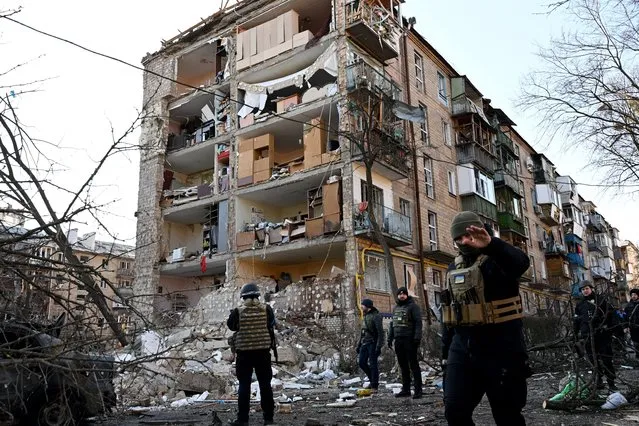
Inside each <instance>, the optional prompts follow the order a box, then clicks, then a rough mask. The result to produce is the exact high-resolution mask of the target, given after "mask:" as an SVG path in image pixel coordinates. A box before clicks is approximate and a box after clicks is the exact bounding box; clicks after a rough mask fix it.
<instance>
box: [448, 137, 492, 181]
mask: <svg viewBox="0 0 639 426" xmlns="http://www.w3.org/2000/svg"><path fill="white" fill-rule="evenodd" d="M457 162H458V163H459V164H466V163H474V164H477V165H478V166H480V167H481V168H483V169H484V170H485V171H486V172H488V173H490V174H492V173H494V172H495V157H493V155H492V154H490V153H489V152H488V151H486V150H485V149H483V148H482V147H480V146H479V145H477V144H476V143H474V142H472V141H466V143H458V145H457Z"/></svg>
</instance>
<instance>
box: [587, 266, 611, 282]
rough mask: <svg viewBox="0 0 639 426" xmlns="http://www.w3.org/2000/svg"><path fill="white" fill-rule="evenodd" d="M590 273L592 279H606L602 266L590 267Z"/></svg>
mask: <svg viewBox="0 0 639 426" xmlns="http://www.w3.org/2000/svg"><path fill="white" fill-rule="evenodd" d="M590 273H591V274H592V277H593V278H604V279H608V274H607V273H606V270H605V269H604V268H603V266H591V267H590Z"/></svg>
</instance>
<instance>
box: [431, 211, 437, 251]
mask: <svg viewBox="0 0 639 426" xmlns="http://www.w3.org/2000/svg"><path fill="white" fill-rule="evenodd" d="M431 218H433V219H434V220H433V221H432V222H431ZM433 234H434V239H433ZM428 244H429V247H430V250H431V251H436V250H438V248H439V235H438V232H437V213H435V212H432V211H430V210H429V211H428Z"/></svg>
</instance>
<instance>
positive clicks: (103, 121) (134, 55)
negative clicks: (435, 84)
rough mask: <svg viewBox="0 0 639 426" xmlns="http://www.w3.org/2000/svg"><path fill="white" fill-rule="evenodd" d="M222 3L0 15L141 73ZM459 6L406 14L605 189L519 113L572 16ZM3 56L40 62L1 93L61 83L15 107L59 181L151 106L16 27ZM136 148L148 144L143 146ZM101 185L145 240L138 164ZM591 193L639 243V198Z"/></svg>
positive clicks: (551, 150) (1, 47) (105, 74)
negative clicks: (523, 91)
mask: <svg viewBox="0 0 639 426" xmlns="http://www.w3.org/2000/svg"><path fill="white" fill-rule="evenodd" d="M309 1H310V0H309ZM219 3H220V2H219V0H214V1H207V2H203V1H195V0H183V1H181V2H179V3H173V4H171V3H164V2H157V1H147V0H139V1H126V2H125V1H122V0H112V1H110V2H87V1H80V0H75V1H73V0H57V1H55V2H43V1H37V0H23V1H14V0H9V1H5V2H4V4H3V6H1V7H0V8H2V9H7V8H9V7H15V6H22V7H23V10H22V12H20V13H19V14H18V15H17V16H16V19H18V20H21V21H23V22H24V23H26V24H29V25H31V26H34V27H36V28H38V29H42V30H44V31H47V32H51V33H54V34H56V35H58V36H61V37H64V38H67V39H70V40H73V41H75V42H77V43H79V44H82V45H85V46H87V47H90V48H92V49H94V50H97V51H100V52H103V53H107V54H109V55H112V56H116V57H118V58H121V59H123V60H125V61H128V62H132V63H134V64H139V63H140V60H141V58H142V57H143V56H144V55H145V54H146V52H153V51H156V50H157V49H159V47H160V40H161V39H167V38H170V37H172V36H174V35H176V34H177V31H178V29H181V30H184V29H186V28H188V27H189V26H191V25H192V24H194V23H195V22H197V21H199V19H200V18H205V17H207V16H209V15H210V14H212V13H213V12H215V11H216V10H217V8H218V7H219ZM452 3H453V2H448V1H433V0H407V1H406V3H405V5H404V15H405V16H415V17H416V19H417V29H418V31H420V32H421V33H422V35H424V37H425V38H426V39H427V40H428V41H429V42H430V43H431V44H432V45H433V46H434V47H435V48H436V49H437V50H438V51H439V52H440V53H441V54H442V55H444V57H446V58H447V60H448V61H449V62H450V63H451V64H452V65H453V66H454V67H455V68H456V70H457V71H458V72H459V73H461V74H466V75H468V76H469V77H470V79H471V80H472V81H473V83H474V84H475V85H476V86H477V87H478V88H479V90H480V91H481V92H482V93H483V94H484V96H486V97H488V98H490V99H491V100H492V104H493V105H494V106H496V107H500V108H502V109H504V110H505V111H506V113H507V114H508V115H509V116H510V117H511V118H512V119H513V120H514V121H515V122H516V123H517V125H518V130H519V132H520V133H521V134H522V135H523V136H524V137H525V138H526V139H527V140H528V141H529V142H530V143H531V144H532V145H533V146H534V147H535V148H536V149H538V150H539V151H540V152H541V151H543V152H544V153H545V154H546V155H547V156H548V157H549V158H550V159H551V161H553V162H554V163H555V165H556V166H557V168H558V171H559V172H560V173H561V174H569V175H571V176H572V177H573V179H575V180H576V181H577V182H580V183H591V184H599V183H600V179H601V176H597V174H596V173H595V171H593V170H592V169H588V168H587V166H588V160H587V157H586V156H585V155H584V154H583V153H581V152H580V151H579V150H578V149H575V150H573V151H569V152H566V147H565V146H564V145H563V144H562V143H561V141H553V142H552V143H549V141H547V140H543V139H541V137H540V135H539V134H538V125H537V124H538V123H537V120H536V119H535V117H529V116H526V115H525V114H524V113H523V112H522V111H520V110H518V109H517V108H516V103H515V100H516V97H517V94H518V92H519V88H520V81H521V79H522V77H523V75H524V74H525V73H527V72H528V71H530V70H531V69H534V68H535V67H537V66H538V60H537V58H536V56H535V52H536V51H537V50H538V46H539V45H546V44H547V43H548V41H549V39H550V36H551V34H558V33H559V31H560V30H561V28H562V22H561V20H560V17H559V16H554V17H550V18H549V17H548V16H546V15H545V14H543V13H542V12H543V11H544V8H543V4H544V0H530V1H526V2H517V3H518V4H517V7H513V2H512V0H488V1H482V2H478V1H476V0H458V1H457V2H455V5H454V6H452ZM178 5H179V7H177V6H178ZM460 11H463V13H461V12H460ZM41 55H44V56H42V57H40V56H41ZM0 57H1V58H2V61H1V63H0V70H3V69H5V68H6V67H8V66H11V65H13V64H17V63H21V62H24V61H27V60H31V59H34V58H38V57H40V58H39V59H36V60H34V61H33V62H31V64H30V65H28V66H26V67H23V68H21V69H20V71H19V72H16V73H12V74H10V75H9V76H7V77H5V78H4V79H2V77H0V86H2V85H5V84H7V83H8V82H9V81H11V82H16V81H31V80H35V79H43V78H52V79H51V80H49V81H46V82H43V83H41V84H40V85H39V89H41V91H40V92H38V93H34V94H27V95H24V96H22V97H20V98H19V99H15V101H14V102H15V103H16V105H17V106H18V107H19V113H20V116H21V118H22V121H23V122H26V123H27V124H28V125H30V126H31V128H30V131H31V132H32V134H34V135H36V136H38V137H41V138H43V139H46V140H48V141H51V142H55V143H57V144H59V145H60V146H61V149H59V150H57V152H56V155H59V156H60V158H59V159H60V160H61V161H63V162H64V164H65V165H66V166H67V167H68V170H66V171H61V172H58V173H57V174H56V179H57V180H59V181H60V182H61V183H63V184H65V185H67V186H68V187H70V188H72V187H74V185H77V183H78V182H79V181H80V180H81V179H83V178H84V177H85V176H86V175H87V174H88V173H90V172H91V170H92V166H93V164H94V163H93V160H95V159H96V158H98V157H99V156H100V155H101V153H102V152H103V151H104V150H105V149H107V148H108V146H109V144H110V140H111V135H110V128H111V125H113V128H114V130H115V134H116V135H120V134H121V133H122V132H123V131H124V130H125V129H126V128H127V127H128V125H129V124H130V123H131V122H132V120H133V119H134V118H135V116H136V109H138V108H139V107H140V105H141V99H142V75H141V72H139V71H136V70H134V69H131V68H128V67H126V66H124V65H122V64H119V63H116V62H113V61H110V60H107V59H104V58H100V57H98V56H95V55H92V54H90V53H87V52H84V51H82V50H79V49H77V48H75V47H72V46H69V45H65V44H63V43H61V42H59V41H56V40H52V39H48V38H46V37H44V36H42V35H39V34H37V33H34V32H32V31H30V30H28V29H26V28H22V27H19V26H17V25H15V24H13V23H10V22H7V21H0ZM0 72H1V71H0ZM136 138H137V134H136V135H135V137H134V139H133V140H136ZM567 154H568V155H567ZM98 183H99V185H98V186H96V189H95V190H94V195H95V196H96V197H99V199H100V200H101V201H103V202H106V201H110V200H113V204H112V206H111V209H110V210H111V211H112V212H113V213H112V214H109V215H103V216H102V219H103V220H104V221H105V223H106V224H107V225H108V226H109V228H110V229H113V230H114V231H113V232H116V233H117V234H118V235H119V237H120V238H121V239H123V240H128V241H129V242H133V238H134V237H135V218H134V216H133V214H134V212H135V210H136V207H137V186H138V156H137V154H135V153H132V154H129V155H128V156H119V157H117V158H115V159H114V161H112V162H111V163H109V164H108V165H107V167H106V168H105V170H104V172H103V173H102V174H101V175H100V179H99V182H98ZM579 192H580V194H582V195H583V196H584V197H585V198H587V199H592V200H593V201H594V202H595V204H596V205H597V206H598V208H599V210H600V212H601V213H602V214H603V215H604V216H605V217H606V219H608V220H609V221H610V222H611V223H612V224H613V225H614V226H616V227H617V228H619V229H620V231H621V237H622V238H628V239H631V240H633V241H639V227H638V226H633V225H634V223H633V222H632V221H631V219H634V217H635V216H636V213H637V211H639V202H638V201H637V199H634V200H628V199H627V197H617V196H616V194H614V193H613V191H609V192H607V193H604V192H603V190H602V189H601V188H596V187H585V186H583V185H582V186H580V187H579ZM96 227H97V224H96V223H95V222H93V221H91V220H89V219H87V223H86V224H81V225H80V231H81V232H90V231H93V230H95V228H96Z"/></svg>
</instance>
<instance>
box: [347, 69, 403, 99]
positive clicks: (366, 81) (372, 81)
mask: <svg viewBox="0 0 639 426" xmlns="http://www.w3.org/2000/svg"><path fill="white" fill-rule="evenodd" d="M346 89H347V90H348V91H349V92H350V91H355V90H358V89H366V90H369V91H371V92H373V93H382V94H384V95H385V96H387V97H389V98H391V99H399V98H400V94H401V89H400V88H399V86H397V85H396V84H395V83H394V82H393V81H392V80H390V79H388V78H387V77H386V76H384V75H383V74H382V73H380V72H378V71H377V70H376V69H374V68H373V67H371V66H370V65H368V64H367V63H366V62H364V61H358V62H356V63H354V64H351V65H349V66H347V67H346Z"/></svg>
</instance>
